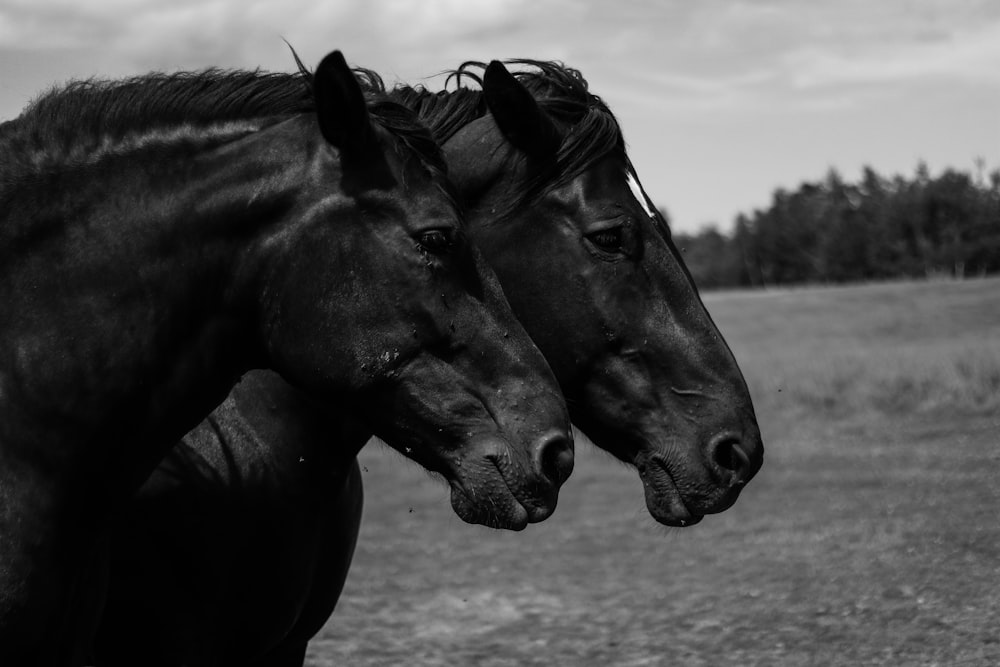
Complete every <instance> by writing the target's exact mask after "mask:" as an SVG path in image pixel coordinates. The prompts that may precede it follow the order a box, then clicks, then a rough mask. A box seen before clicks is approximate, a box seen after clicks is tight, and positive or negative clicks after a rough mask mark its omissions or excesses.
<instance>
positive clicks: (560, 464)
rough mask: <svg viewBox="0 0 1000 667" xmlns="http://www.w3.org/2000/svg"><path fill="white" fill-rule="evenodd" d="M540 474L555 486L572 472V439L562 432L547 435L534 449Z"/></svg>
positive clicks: (559, 484) (560, 483)
mask: <svg viewBox="0 0 1000 667" xmlns="http://www.w3.org/2000/svg"><path fill="white" fill-rule="evenodd" d="M536 451H537V453H538V466H539V468H540V469H541V471H542V474H543V475H544V476H545V478H546V479H548V480H549V481H550V482H552V484H553V485H554V486H556V487H559V486H562V483H563V482H565V481H566V480H567V479H569V476H570V473H572V472H573V440H572V439H571V438H569V437H568V436H566V435H565V434H562V433H556V434H553V435H548V436H546V437H545V438H543V439H542V441H541V443H540V444H539V445H538V449H537V450H536Z"/></svg>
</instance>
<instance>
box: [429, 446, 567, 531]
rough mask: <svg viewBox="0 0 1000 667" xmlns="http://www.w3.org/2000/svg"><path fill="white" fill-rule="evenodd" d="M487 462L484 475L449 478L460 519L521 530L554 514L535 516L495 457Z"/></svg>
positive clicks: (455, 509) (454, 504) (454, 508)
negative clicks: (518, 494) (518, 495)
mask: <svg viewBox="0 0 1000 667" xmlns="http://www.w3.org/2000/svg"><path fill="white" fill-rule="evenodd" d="M485 461H487V462H488V466H484V468H485V470H483V471H482V472H481V473H480V474H474V475H463V476H461V477H460V476H457V475H456V476H450V477H449V478H448V485H449V486H450V487H451V508H452V509H453V510H454V511H455V514H457V515H458V516H459V518H460V519H462V520H463V521H465V522H466V523H475V524H481V525H483V526H487V527H489V528H502V529H504V530H514V531H520V530H524V529H525V528H526V527H527V525H528V524H529V523H535V522H537V521H541V520H542V519H543V518H545V516H548V515H549V514H551V511H543V512H542V514H544V516H541V514H540V513H539V512H538V511H536V512H534V513H532V512H531V511H530V510H529V509H528V507H526V506H525V505H524V504H523V503H522V501H521V500H519V499H518V498H517V496H515V495H514V492H513V490H512V489H511V488H510V486H509V484H508V482H507V479H506V477H505V476H504V475H503V472H502V470H501V469H500V466H499V465H498V464H497V462H496V461H495V460H494V459H493V458H492V457H487V458H486V459H485ZM462 477H464V479H463V478H462Z"/></svg>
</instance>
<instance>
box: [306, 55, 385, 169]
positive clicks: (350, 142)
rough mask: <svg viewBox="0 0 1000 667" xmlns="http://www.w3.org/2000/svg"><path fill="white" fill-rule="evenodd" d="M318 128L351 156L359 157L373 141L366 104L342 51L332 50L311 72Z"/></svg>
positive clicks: (344, 153) (331, 141) (368, 148)
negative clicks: (313, 71)
mask: <svg viewBox="0 0 1000 667" xmlns="http://www.w3.org/2000/svg"><path fill="white" fill-rule="evenodd" d="M313 91H314V95H315V96H316V115H317V117H318V119H319V129H320V131H321V132H322V133H323V137H325V138H326V140H327V141H329V142H330V143H331V144H333V146H335V147H336V148H337V149H338V150H339V151H340V152H341V153H342V154H343V155H345V156H348V157H350V158H361V157H363V156H364V155H365V153H366V152H367V151H368V150H370V149H371V148H372V145H373V144H374V143H375V132H374V130H373V129H372V123H371V118H370V117H369V115H368V104H367V103H366V102H365V96H364V93H363V92H361V86H360V85H359V84H358V80H357V79H356V78H354V73H353V72H352V71H351V68H350V67H348V65H347V61H346V60H344V54H342V53H341V52H340V51H334V52H332V53H330V54H328V55H327V56H326V57H325V58H323V60H322V61H321V62H320V64H319V67H317V68H316V73H315V74H314V75H313Z"/></svg>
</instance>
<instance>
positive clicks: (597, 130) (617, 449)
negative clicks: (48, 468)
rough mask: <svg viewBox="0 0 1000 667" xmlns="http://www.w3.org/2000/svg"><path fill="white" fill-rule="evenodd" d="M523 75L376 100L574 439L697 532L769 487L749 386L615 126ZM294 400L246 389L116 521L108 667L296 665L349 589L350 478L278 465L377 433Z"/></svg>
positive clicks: (589, 102)
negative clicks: (140, 666)
mask: <svg viewBox="0 0 1000 667" xmlns="http://www.w3.org/2000/svg"><path fill="white" fill-rule="evenodd" d="M518 64H520V65H521V66H523V67H524V68H525V69H524V70H523V71H521V72H518V73H517V74H516V75H514V76H512V75H511V74H510V73H509V72H508V71H507V70H506V68H505V67H504V66H503V65H502V64H501V63H491V64H490V65H489V66H485V65H477V64H469V65H466V66H463V67H462V68H460V69H459V70H458V72H457V73H456V77H457V78H458V79H459V85H458V86H457V88H456V89H455V90H450V91H447V92H435V93H432V92H429V91H426V90H422V89H418V88H410V87H406V86H403V87H399V88H397V89H395V90H392V91H388V92H389V93H390V94H391V96H392V97H393V98H394V99H396V100H398V101H400V102H403V103H405V104H406V105H407V106H410V107H412V108H414V109H416V110H417V111H418V113H419V114H420V117H421V118H422V119H423V120H424V121H425V122H427V123H428V124H430V125H431V127H432V128H433V129H434V130H435V132H436V133H437V135H438V137H439V139H441V140H442V141H443V143H444V148H445V152H446V156H447V158H448V162H449V173H450V174H451V176H452V179H453V180H455V182H456V183H457V184H458V186H459V195H460V197H461V198H462V200H463V202H464V203H465V205H466V207H467V211H468V213H467V216H466V233H467V234H468V235H469V236H470V237H471V238H472V239H474V240H475V241H476V242H477V243H479V244H481V247H482V251H483V253H484V255H485V257H486V259H487V260H488V261H489V262H491V263H494V264H495V265H496V266H497V267H498V268H499V269H500V275H501V280H502V284H503V288H504V291H505V292H506V294H507V296H508V298H509V299H510V300H511V302H512V303H513V304H515V307H516V309H517V310H516V314H517V315H518V316H519V317H520V318H522V320H523V322H524V324H525V325H526V327H527V329H528V332H529V334H530V335H531V336H532V337H533V338H535V339H536V340H538V341H539V342H541V344H542V349H543V351H544V352H545V354H546V355H547V356H548V358H549V359H550V361H551V362H552V363H553V367H554V369H555V371H556V373H557V376H558V378H559V380H560V383H561V386H562V389H563V391H564V392H565V393H566V395H567V396H570V397H572V398H573V400H572V401H571V403H570V409H571V411H572V414H573V417H574V419H575V420H576V421H577V423H578V424H580V425H581V426H582V427H584V429H585V430H586V432H587V433H588V435H590V436H591V437H592V438H593V439H594V441H595V444H597V445H598V446H600V447H602V448H604V449H606V450H609V451H611V452H612V453H614V454H615V455H616V456H618V457H619V458H621V459H623V460H625V461H626V462H629V463H631V464H633V465H635V466H636V467H638V468H639V472H640V477H641V478H642V481H643V488H644V489H645V496H646V503H647V506H648V508H649V511H650V514H651V515H652V516H653V517H654V518H655V519H656V520H658V521H660V522H661V523H664V524H667V525H688V526H690V525H692V524H694V523H696V522H697V521H699V520H700V519H701V518H702V517H703V516H704V515H706V514H709V513H713V512H719V511H722V510H724V509H726V508H727V507H729V506H730V505H731V504H732V503H733V502H735V500H736V498H737V497H738V495H739V493H740V490H741V489H742V488H743V486H744V485H745V484H746V483H747V482H749V481H750V479H751V478H752V477H753V476H754V474H755V473H756V472H757V470H758V469H759V468H760V466H761V462H762V457H763V447H762V444H761V441H760V432H759V429H758V427H757V423H756V419H755V418H754V413H753V406H752V403H751V400H750V396H749V394H748V392H747V388H746V385H745V383H744V381H743V378H742V375H741V373H740V370H739V367H738V366H737V364H736V361H735V359H734V358H733V356H732V354H731V352H730V351H729V348H728V347H727V346H726V344H725V341H724V340H723V338H722V336H721V335H720V334H719V332H718V330H717V329H716V327H715V325H714V324H713V323H712V321H711V319H710V317H709V316H708V313H707V312H706V311H705V309H704V307H703V305H702V303H701V301H700V299H699V297H698V293H697V290H696V289H695V286H694V284H693V283H692V281H691V279H690V276H689V275H688V273H687V271H686V269H685V267H684V264H683V262H682V260H681V257H680V255H679V253H678V252H677V249H676V248H675V247H674V244H673V242H672V241H671V238H670V231H669V229H668V227H667V225H666V224H665V221H664V220H663V218H662V216H660V215H659V214H658V212H657V211H656V209H655V207H654V206H653V205H652V203H651V202H650V201H649V199H648V197H646V195H645V193H644V192H643V190H642V188H641V186H640V185H639V181H638V177H637V175H636V173H635V170H634V169H633V168H632V165H631V163H630V161H629V159H628V156H627V154H626V152H625V146H624V140H623V138H622V134H621V130H620V128H619V126H618V124H617V122H616V120H615V118H614V116H613V115H612V114H611V112H610V110H609V109H608V108H607V106H606V105H605V104H604V103H603V101H601V100H600V99H599V98H597V97H596V96H594V95H592V94H591V93H589V91H588V89H587V84H586V81H585V80H584V79H583V77H582V76H581V75H580V74H579V72H576V71H575V70H572V69H569V68H565V67H563V66H561V65H558V64H555V63H544V62H532V61H520V62H519V63H518ZM360 74H361V75H362V76H363V78H364V79H365V80H366V81H367V85H368V87H370V88H372V89H375V90H376V91H379V92H385V91H384V87H383V86H382V84H381V81H380V79H379V78H378V77H377V75H376V74H375V73H373V72H369V71H361V72H360ZM469 79H471V80H474V81H475V82H476V83H477V84H481V86H482V89H481V90H480V89H479V87H478V86H476V87H470V86H465V85H464V82H465V81H466V80H469ZM298 394H299V392H297V391H296V390H295V389H293V388H291V387H289V386H288V385H287V384H286V383H285V382H284V381H282V380H281V379H280V378H279V377H278V376H276V375H274V374H272V373H268V372H255V373H252V374H250V375H248V376H247V377H246V378H245V380H244V382H243V383H241V384H240V385H239V386H238V387H237V388H236V389H235V390H234V392H233V394H232V395H231V396H230V400H227V402H226V403H225V404H224V405H223V406H221V407H220V409H219V410H217V411H216V413H215V414H214V415H213V417H212V418H211V419H209V420H208V421H206V422H205V423H203V424H201V425H200V426H199V427H198V428H197V429H196V430H195V431H193V432H192V433H190V434H188V436H186V437H185V439H184V441H183V442H182V443H181V444H180V445H179V446H178V447H177V448H175V449H174V450H173V451H172V452H171V454H170V456H169V457H168V459H166V460H165V461H164V463H163V465H161V466H160V468H159V469H158V470H157V471H156V473H155V474H154V476H153V477H152V478H151V479H150V480H149V481H148V482H147V484H146V485H145V487H144V488H143V489H142V490H141V492H140V493H139V495H138V496H137V497H136V499H135V500H134V501H133V502H132V503H131V504H130V505H129V506H128V507H127V508H126V509H125V513H124V515H123V522H122V526H121V529H120V530H119V531H118V532H117V533H116V544H115V550H114V566H113V568H112V592H111V600H110V604H109V609H108V613H107V614H106V616H105V618H104V623H103V626H102V632H101V637H102V640H103V641H102V645H103V646H104V647H106V649H107V650H106V651H105V652H104V654H103V655H105V656H109V659H108V660H107V661H102V662H101V663H100V664H102V665H105V664H123V665H124V664H128V659H129V656H130V655H134V653H135V651H138V650H140V649H141V648H142V647H156V653H157V655H162V656H169V657H167V658H165V659H164V660H163V662H161V663H160V664H163V665H171V664H172V665H178V664H185V662H193V661H195V660H197V659H209V657H211V659H217V660H223V659H227V660H230V661H236V662H244V663H249V662H250V661H251V660H254V661H256V662H253V664H259V665H273V666H275V667H277V666H279V665H301V664H302V661H303V656H304V654H305V650H306V644H307V642H308V640H309V638H310V637H312V636H313V635H314V634H315V633H316V632H317V631H318V630H319V629H320V628H321V627H322V625H323V623H324V622H325V621H326V619H327V618H328V617H329V615H330V613H331V611H332V609H333V608H334V605H335V604H336V601H337V598H338V596H339V595H340V592H341V590H342V587H343V585H344V581H345V577H346V575H347V572H348V568H349V565H350V562H351V558H352V555H353V550H354V545H355V542H356V539H357V536H358V529H359V526H360V521H361V508H362V497H363V493H362V486H361V474H360V471H359V470H358V466H357V463H356V461H355V460H353V458H352V459H350V460H340V461H337V462H334V464H333V465H331V466H330V467H328V468H326V469H325V470H326V471H325V472H316V471H315V469H314V473H316V476H315V477H312V478H306V477H304V476H303V475H302V473H301V471H300V469H299V467H298V466H297V465H296V464H295V462H294V460H290V459H278V458H276V457H275V456H274V455H273V452H274V451H291V450H292V449H295V450H296V451H298V452H299V453H300V455H301V456H302V457H303V458H305V459H306V460H309V459H310V458H312V457H313V456H315V454H314V453H315V452H322V451H326V450H327V449H328V447H326V446H325V443H326V442H328V441H329V440H330V439H340V440H341V442H345V443H346V442H351V443H352V447H353V448H360V447H361V445H362V444H363V443H364V442H365V441H366V440H367V438H368V437H369V436H370V435H371V431H370V430H368V429H366V428H365V427H364V425H358V424H354V423H353V422H352V420H351V419H350V415H345V414H343V413H341V412H337V411H332V410H330V409H329V408H328V407H325V406H324V408H323V409H322V410H316V409H315V408H314V407H313V406H311V405H310V404H308V403H307V402H305V401H303V400H302V399H301V397H299V396H298ZM352 447H345V448H344V449H343V450H341V451H350V449H351V448H352ZM234 470H236V471H242V472H240V473H239V474H237V475H235V476H234V475H233V474H232V472H231V471H234ZM234 478H235V479H236V480H237V482H244V483H233V481H232V480H233V479H234ZM248 480H249V481H248ZM331 490H337V493H336V494H333V493H331ZM219 526H224V527H225V528H224V529H221V530H220V529H219V528H218V527H219ZM223 574H224V575H225V576H222V575H223ZM247 581H252V582H253V585H252V586H250V587H248V586H245V585H243V582H247ZM139 610H141V613H137V611H139Z"/></svg>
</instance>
